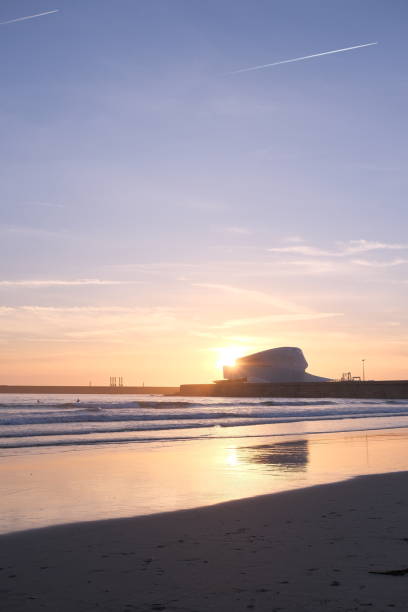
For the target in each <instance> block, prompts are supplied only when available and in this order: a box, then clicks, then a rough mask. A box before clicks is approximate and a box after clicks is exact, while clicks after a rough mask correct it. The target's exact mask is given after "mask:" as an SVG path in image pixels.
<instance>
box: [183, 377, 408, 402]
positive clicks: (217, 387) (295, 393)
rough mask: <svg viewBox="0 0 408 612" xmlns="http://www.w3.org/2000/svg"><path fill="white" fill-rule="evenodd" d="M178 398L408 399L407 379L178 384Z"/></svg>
mask: <svg viewBox="0 0 408 612" xmlns="http://www.w3.org/2000/svg"><path fill="white" fill-rule="evenodd" d="M180 395H182V396H204V397H205V396H207V397H208V396H211V397H337V398H342V397H348V398H356V399H358V398H366V399H408V380H378V381H377V380H376V381H371V380H370V381H365V382H361V381H344V382H343V381H341V382H301V383H245V382H237V383H234V382H227V381H226V382H219V383H214V384H209V385H181V386H180Z"/></svg>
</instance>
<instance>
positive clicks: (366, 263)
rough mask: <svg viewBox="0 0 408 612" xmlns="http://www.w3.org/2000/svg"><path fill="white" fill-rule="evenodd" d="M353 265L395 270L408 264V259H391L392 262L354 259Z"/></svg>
mask: <svg viewBox="0 0 408 612" xmlns="http://www.w3.org/2000/svg"><path fill="white" fill-rule="evenodd" d="M352 263H353V264H356V265H357V266H366V267H367V268H393V267H394V266H402V265H404V264H408V259H402V258H399V259H391V261H370V260H367V259H353V261H352Z"/></svg>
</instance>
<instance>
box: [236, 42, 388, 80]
mask: <svg viewBox="0 0 408 612" xmlns="http://www.w3.org/2000/svg"><path fill="white" fill-rule="evenodd" d="M372 45H378V42H371V43H365V44H364V45H355V46H354V47H345V48H344V49H334V51H324V52H323V53H314V54H313V55H304V56H303V57H295V58H293V59H288V60H282V61H281V62H273V63H272V64H262V65H261V66H251V68H241V70H233V71H232V72H229V73H228V74H239V73H240V72H251V71H252V70H262V69H263V68H271V67H272V66H279V65H280V64H291V63H292V62H301V61H303V60H307V59H311V58H312V57H321V56H322V55H332V54H333V53H343V52H344V51H352V50H353V49H361V48H362V47H371V46H372Z"/></svg>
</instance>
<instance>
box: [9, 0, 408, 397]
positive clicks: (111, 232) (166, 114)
mask: <svg viewBox="0 0 408 612" xmlns="http://www.w3.org/2000/svg"><path fill="white" fill-rule="evenodd" d="M51 11H55V12H51ZM39 13H48V14H46V15H39ZM33 15H39V16H37V17H32V18H30V19H24V20H20V18H22V17H30V16H33ZM407 18H408V4H407V2H406V1H405V0H359V2H355V0H330V1H327V0H252V1H249V0H206V1H205V2H204V1H202V0H172V1H171V2H170V1H169V0H116V1H115V2H114V1H113V0H55V2H54V0H3V1H2V2H1V4H0V22H1V24H0V54H1V57H2V61H1V63H0V79H1V87H0V211H1V215H0V255H1V256H0V384H45V383H49V384H69V383H71V384H88V383H89V382H92V384H108V383H109V377H110V376H123V379H124V383H125V384H129V385H130V384H135V385H136V384H141V383H142V382H144V383H145V384H146V385H148V384H163V385H165V384H168V385H172V384H174V385H178V384H180V383H192V382H197V383H200V382H209V381H211V380H213V379H215V378H220V377H221V376H222V371H221V368H220V366H221V364H222V363H223V361H227V360H228V359H229V357H231V355H237V356H240V355H244V354H248V353H251V352H255V351H258V350H264V349H268V348H272V347H277V346H299V347H301V348H302V349H303V351H304V353H305V356H306V359H307V361H308V363H309V371H310V372H312V373H314V374H318V375H323V376H328V377H333V378H339V377H340V376H341V374H342V373H343V372H348V371H351V372H352V374H353V375H361V369H362V361H361V360H362V359H366V362H365V366H366V377H367V378H369V379H374V378H375V379H401V378H407V375H408V349H407V341H408V316H407V308H406V303H407V289H408V236H407V227H408V213H407V206H406V201H407V194H408V178H407V173H406V167H407V158H408V149H407V147H406V140H407V121H406V107H407V94H408V76H407V68H406V58H407V42H406V40H407V39H406V23H407ZM6 22H9V23H6ZM373 42H376V43H378V44H376V45H371V46H367V47H362V48H359V49H354V50H350V51H346V52H341V53H335V54H330V55H323V56H319V57H315V58H310V59H307V60H302V61H297V62H291V63H283V64H279V65H275V66H270V67H268V68H262V69H259V70H248V71H245V70H246V69H247V68H253V67H258V66H263V65H266V64H274V63H277V62H283V61H286V60H290V59H294V58H300V57H304V56H308V55H317V54H320V53H324V52H327V51H332V50H338V49H344V48H347V47H351V46H358V45H364V44H368V43H373Z"/></svg>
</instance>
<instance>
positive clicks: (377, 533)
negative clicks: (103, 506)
mask: <svg viewBox="0 0 408 612" xmlns="http://www.w3.org/2000/svg"><path fill="white" fill-rule="evenodd" d="M45 503H46V502H45ZM407 511H408V472H404V473H398V474H386V475H380V476H366V477H360V478H356V479H354V480H351V481H347V482H342V483H338V484H330V485H324V486H319V487H313V488H308V489H302V490H296V491H290V492H287V493H278V494H275V495H268V496H263V497H258V498H252V499H247V500H240V501H235V502H229V503H225V504H222V505H218V506H212V507H207V508H200V509H195V510H188V511H181V512H173V513H167V514H161V515H156V516H147V517H138V518H132V519H118V520H112V521H100V522H95V523H82V524H73V525H67V526H62V527H50V528H47V529H38V530H35V531H31V532H23V533H17V534H9V535H6V536H1V537H0V567H1V571H0V608H1V609H2V610H4V611H5V612H6V611H7V612H9V611H13V610H24V611H27V612H30V611H37V610H49V611H51V610H52V611H53V612H56V611H58V612H59V611H61V612H63V611H74V610H78V611H83V610H96V609H97V610H106V611H115V612H118V611H124V612H125V611H131V610H140V611H143V612H144V611H149V610H169V611H171V610H175V611H180V612H185V611H197V612H199V611H210V610H211V611H218V610H220V611H234V612H235V611H241V610H246V611H247V610H255V611H268V612H272V611H274V610H276V611H278V610H282V611H283V610H290V611H305V612H309V611H310V612H315V611H316V610H328V611H334V610H336V611H339V612H340V611H341V612H345V611H347V610H376V611H378V610H381V611H382V610H384V611H386V610H392V609H397V610H407V608H408V603H407V601H408V571H407V574H404V573H402V575H382V574H376V573H370V572H375V571H379V572H381V571H390V570H403V569H405V568H408V512H407Z"/></svg>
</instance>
